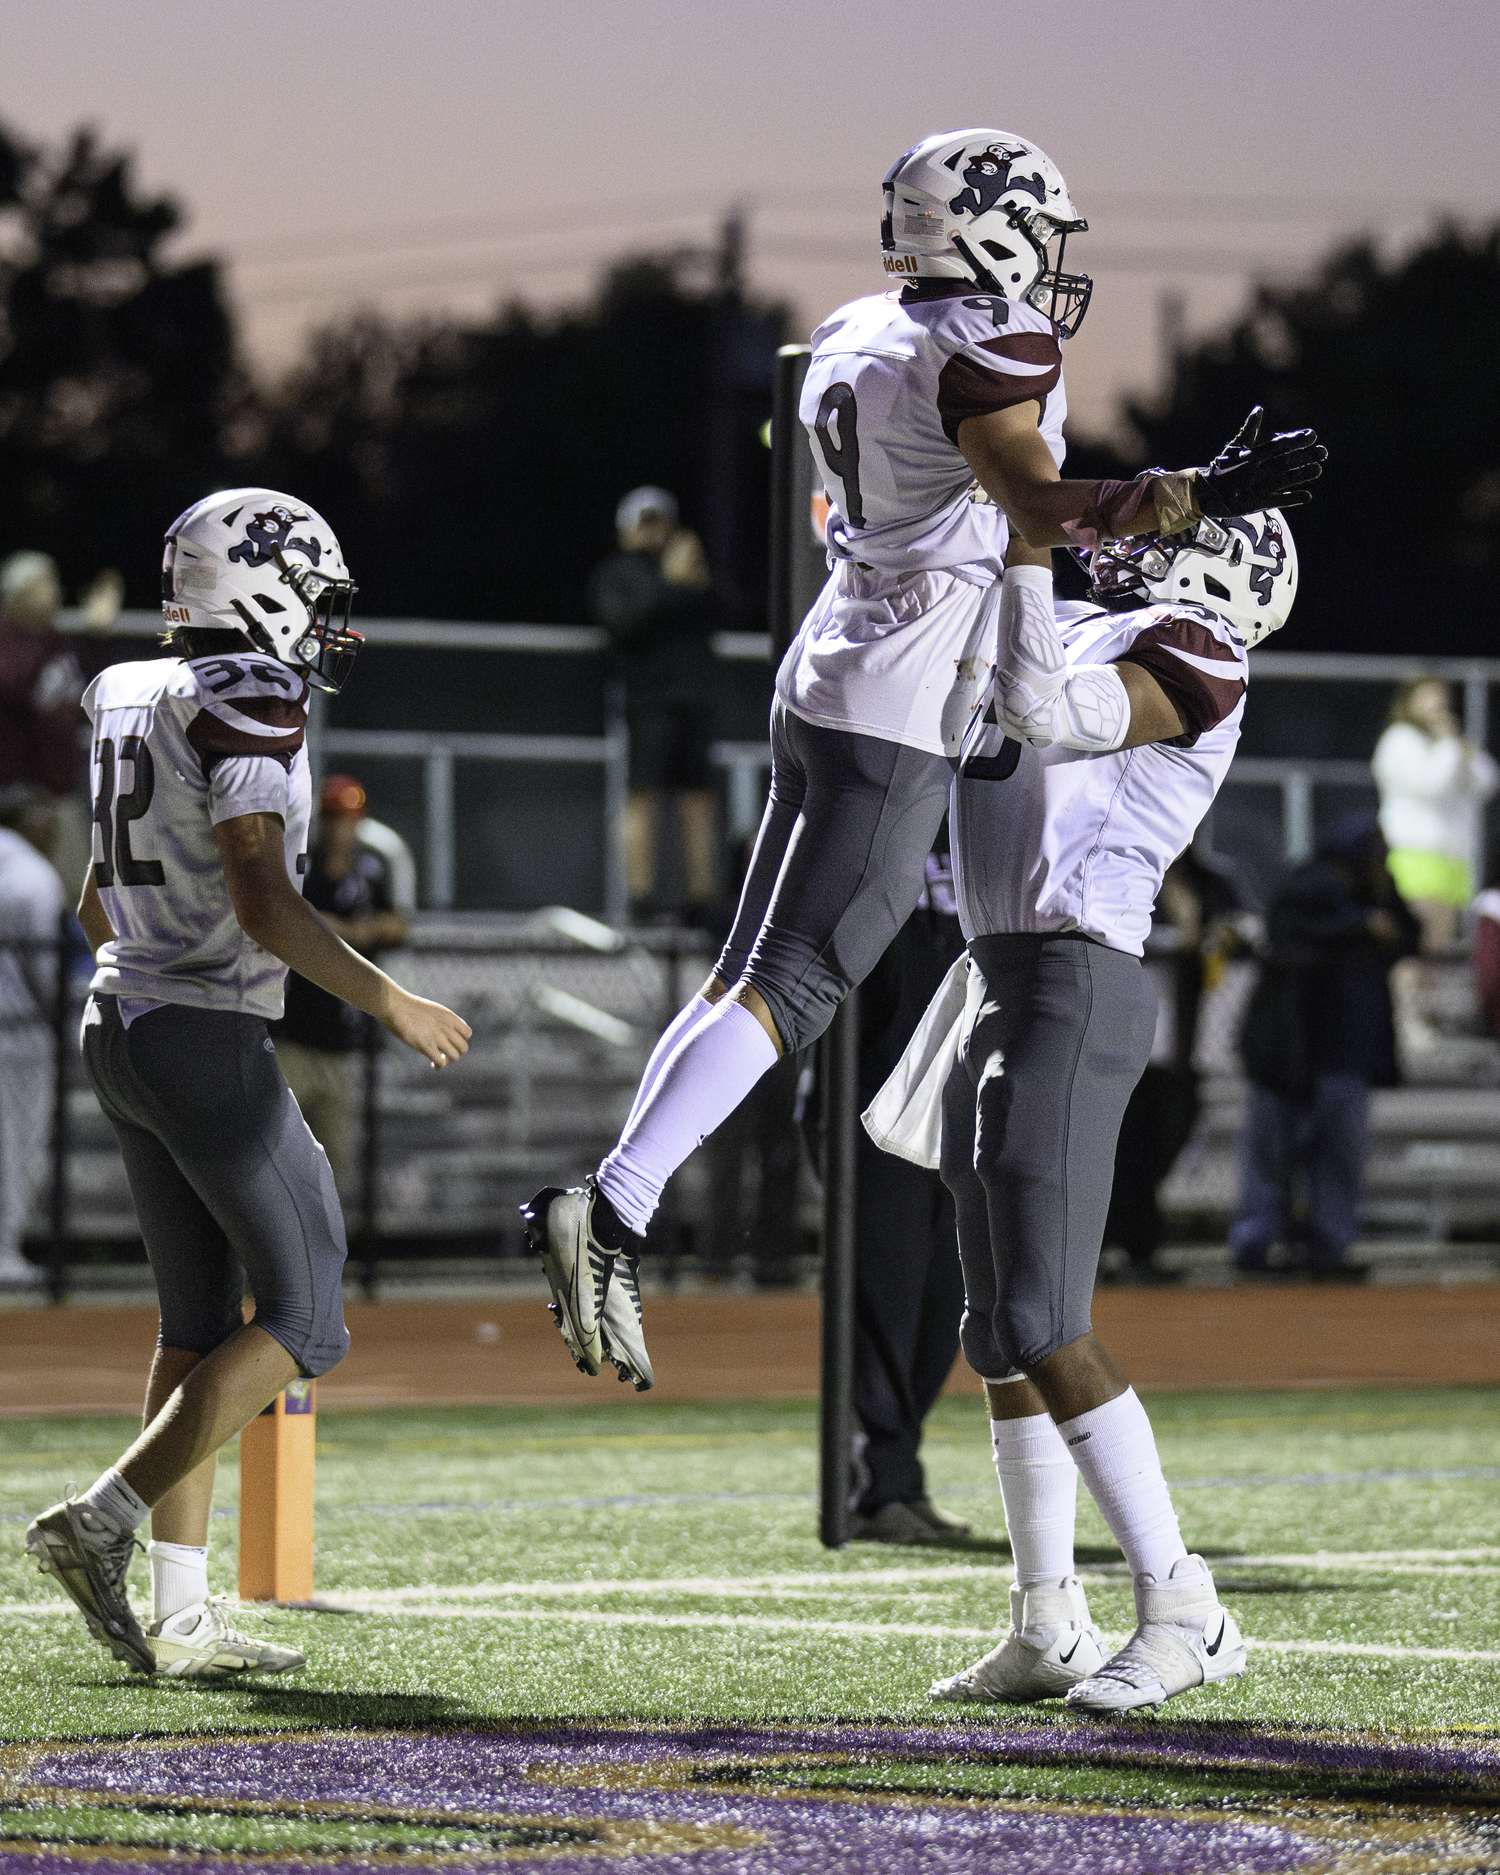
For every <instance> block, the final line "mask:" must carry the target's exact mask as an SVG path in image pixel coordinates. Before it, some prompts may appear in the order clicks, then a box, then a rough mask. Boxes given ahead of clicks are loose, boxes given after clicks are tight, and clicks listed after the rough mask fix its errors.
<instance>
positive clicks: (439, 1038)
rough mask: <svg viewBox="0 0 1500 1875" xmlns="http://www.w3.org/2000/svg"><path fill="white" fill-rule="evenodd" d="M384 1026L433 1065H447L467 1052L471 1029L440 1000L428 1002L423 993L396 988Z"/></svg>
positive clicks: (443, 1066) (437, 1066) (442, 1066)
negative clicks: (417, 994) (419, 994)
mask: <svg viewBox="0 0 1500 1875" xmlns="http://www.w3.org/2000/svg"><path fill="white" fill-rule="evenodd" d="M384 1020H385V1026H386V1027H387V1028H388V1029H389V1030H390V1032H391V1034H392V1035H394V1036H395V1037H396V1038H397V1040H398V1041H403V1042H405V1043H406V1045H407V1047H408V1048H415V1049H416V1051H417V1053H418V1054H419V1055H426V1057H427V1059H428V1060H429V1061H430V1062H431V1063H432V1065H433V1067H435V1068H446V1067H447V1066H448V1064H449V1063H450V1062H452V1061H457V1060H458V1058H459V1056H460V1055H466V1054H467V1053H468V1052H469V1037H470V1036H471V1035H472V1034H473V1033H474V1031H473V1030H472V1029H471V1028H470V1027H469V1025H468V1023H467V1022H465V1021H464V1019H463V1017H462V1016H456V1015H454V1013H453V1011H452V1010H451V1009H445V1008H444V1007H443V1005H442V1004H441V1003H430V1002H428V1001H427V999H426V997H424V996H413V995H412V994H411V992H410V991H409V990H402V989H398V990H397V991H396V995H395V999H394V1002H393V1005H392V1007H391V1010H390V1013H389V1014H388V1015H387V1016H386V1017H385V1019H384Z"/></svg>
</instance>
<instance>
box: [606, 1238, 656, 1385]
mask: <svg viewBox="0 0 1500 1875" xmlns="http://www.w3.org/2000/svg"><path fill="white" fill-rule="evenodd" d="M635 1265H636V1259H635V1258H634V1257H633V1256H630V1255H629V1254H627V1252H625V1251H623V1250H622V1251H621V1252H620V1253H619V1255H618V1256H617V1257H616V1258H615V1269H614V1274H613V1276H611V1277H610V1281H609V1291H608V1293H607V1294H606V1295H605V1298H604V1314H603V1316H602V1318H601V1320H600V1323H599V1335H600V1341H601V1343H602V1345H603V1348H604V1358H605V1360H606V1361H608V1362H609V1363H610V1365H611V1366H612V1367H613V1368H614V1370H615V1372H616V1373H617V1374H618V1375H619V1376H620V1378H621V1380H628V1381H629V1382H630V1384H631V1386H633V1387H634V1388H635V1390H636V1392H637V1393H647V1392H649V1391H650V1389H651V1388H652V1387H654V1386H655V1385H656V1375H655V1374H654V1373H653V1372H652V1371H651V1356H650V1355H649V1354H648V1353H647V1352H646V1335H645V1331H644V1329H643V1328H642V1327H641V1291H640V1286H639V1284H638V1283H637V1282H636V1280H635Z"/></svg>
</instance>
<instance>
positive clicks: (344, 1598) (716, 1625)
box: [0, 1571, 1500, 1666]
mask: <svg viewBox="0 0 1500 1875" xmlns="http://www.w3.org/2000/svg"><path fill="white" fill-rule="evenodd" d="M872 1573H875V1574H887V1573H891V1574H894V1573H900V1572H895V1571H889V1572H888V1571H875V1572H872ZM911 1573H915V1572H911ZM948 1573H950V1574H951V1573H952V1572H948ZM969 1573H978V1572H977V1571H971V1572H969ZM687 1580H691V1578H687ZM835 1580H837V1581H839V1582H841V1583H847V1582H849V1581H850V1580H858V1578H857V1577H856V1578H850V1577H847V1576H843V1577H838V1578H835ZM570 1586H572V1585H569V1584H562V1583H556V1584H548V1583H542V1584H536V1583H530V1584H516V1585H515V1587H516V1588H517V1589H521V1588H528V1589H530V1590H532V1591H535V1590H536V1589H537V1588H538V1587H540V1588H543V1589H545V1588H564V1587H570ZM589 1586H590V1587H592V1588H593V1589H594V1590H595V1591H596V1592H597V1591H599V1590H601V1589H603V1588H604V1586H605V1585H604V1584H602V1583H595V1584H590V1585H589ZM618 1586H619V1587H628V1588H632V1589H637V1590H639V1589H642V1588H646V1589H661V1590H666V1589H668V1588H671V1589H672V1591H673V1592H675V1593H679V1594H681V1593H684V1592H687V1593H699V1592H701V1591H700V1590H696V1589H691V1590H684V1589H683V1587H682V1586H681V1585H679V1584H668V1583H665V1582H658V1583H640V1582H635V1583H629V1584H620V1585H618ZM497 1592H499V1591H496V1590H494V1589H482V1588H459V1589H453V1590H446V1589H444V1590H433V1589H392V1590H385V1591H375V1592H372V1593H371V1594H368V1595H358V1594H354V1595H341V1596H338V1597H336V1598H335V1597H329V1598H328V1605H330V1606H334V1607H337V1608H338V1609H340V1610H342V1611H345V1612H347V1613H349V1614H371V1615H388V1616H392V1617H395V1616H404V1617H406V1618H409V1619H411V1618H414V1619H417V1620H430V1621H508V1622H514V1623H520V1624H524V1623H528V1622H529V1623H532V1624H541V1625H559V1624H564V1623H567V1624H571V1625H573V1626H575V1627H591V1628H679V1629H713V1630H718V1631H721V1632H722V1631H724V1630H730V1631H733V1630H736V1629H737V1630H740V1631H742V1632H745V1633H755V1634H830V1635H842V1636H844V1637H846V1638H848V1639H851V1640H888V1639H897V1638H900V1639H912V1640H933V1641H971V1642H993V1641H994V1639H995V1636H996V1634H997V1633H998V1632H999V1630H998V1628H995V1627H989V1628H972V1627H954V1626H950V1625H946V1624H942V1623H938V1622H923V1621H830V1620H820V1619H817V1618H815V1617H808V1616H803V1615H742V1614H701V1613H700V1614H661V1613H655V1612H652V1611H649V1610H646V1609H640V1610H613V1609H600V1608H515V1607H501V1606H497V1605H495V1604H494V1602H493V1601H492V1600H490V1599H489V1598H491V1597H493V1596H495V1595H496V1594H497ZM397 1597H400V1598H401V1599H400V1600H399V1601H398V1600H397V1599H396V1598H397ZM74 1613H75V1610H74V1608H73V1605H72V1603H71V1602H68V1601H65V1600H63V1599H61V1598H58V1599H57V1600H54V1601H47V1602H0V1619H4V1618H5V1617H7V1616H9V1617H12V1618H22V1617H25V1618H31V1617H34V1616H37V1615H67V1616H72V1615H73V1614H74ZM1128 1638H1129V1636H1128V1635H1126V1634H1123V1633H1121V1634H1106V1635H1105V1641H1106V1644H1107V1645H1108V1646H1109V1647H1110V1648H1111V1649H1112V1650H1113V1649H1115V1648H1118V1647H1122V1646H1123V1645H1124V1644H1125V1642H1126V1640H1127V1639H1128ZM1245 1645H1246V1647H1247V1648H1249V1649H1250V1651H1251V1652H1252V1653H1264V1654H1321V1655H1332V1656H1338V1657H1341V1658H1352V1659H1362V1660H1433V1661H1438V1660H1446V1661H1454V1662H1459V1663H1461V1664H1467V1665H1474V1666H1490V1665H1494V1664H1495V1663H1497V1662H1500V1649H1494V1648H1474V1649H1466V1648H1462V1647H1406V1646H1401V1645H1399V1644H1392V1645H1389V1646H1382V1645H1379V1644H1378V1643H1374V1642H1367V1641H1329V1640H1283V1641H1271V1640H1256V1639H1254V1638H1252V1637H1251V1636H1249V1635H1247V1636H1246V1637H1245Z"/></svg>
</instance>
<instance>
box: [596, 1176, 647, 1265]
mask: <svg viewBox="0 0 1500 1875" xmlns="http://www.w3.org/2000/svg"><path fill="white" fill-rule="evenodd" d="M589 1232H590V1235H591V1236H592V1237H593V1239H594V1242H595V1243H597V1244H598V1245H599V1246H600V1247H601V1248H602V1249H605V1250H614V1251H616V1252H618V1251H621V1250H628V1251H629V1252H630V1253H631V1254H632V1255H638V1254H639V1252H640V1247H641V1245H640V1239H639V1238H638V1237H637V1236H636V1234H635V1232H634V1231H632V1230H631V1229H630V1227H629V1226H628V1225H627V1224H624V1223H622V1222H621V1220H620V1214H619V1212H618V1211H616V1209H615V1207H614V1206H613V1205H612V1204H611V1203H610V1201H609V1198H608V1197H607V1195H606V1194H605V1192H604V1190H603V1188H602V1187H601V1186H599V1185H597V1184H596V1185H595V1186H594V1208H593V1209H592V1211H590V1213H589Z"/></svg>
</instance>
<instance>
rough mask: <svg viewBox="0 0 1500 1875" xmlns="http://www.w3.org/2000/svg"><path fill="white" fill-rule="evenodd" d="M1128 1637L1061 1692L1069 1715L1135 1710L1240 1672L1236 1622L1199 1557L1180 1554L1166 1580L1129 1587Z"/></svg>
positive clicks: (1143, 1579)
mask: <svg viewBox="0 0 1500 1875" xmlns="http://www.w3.org/2000/svg"><path fill="white" fill-rule="evenodd" d="M1135 1603H1136V1619H1137V1621H1138V1623H1139V1625H1138V1626H1137V1628H1136V1631H1135V1633H1134V1634H1132V1635H1131V1637H1130V1639H1129V1640H1128V1641H1127V1642H1126V1643H1125V1645H1124V1646H1123V1647H1122V1648H1121V1649H1120V1651H1119V1653H1117V1654H1115V1655H1114V1656H1113V1657H1112V1658H1111V1659H1109V1660H1106V1661H1105V1663H1104V1664H1103V1666H1102V1667H1100V1668H1099V1670H1098V1671H1097V1672H1096V1673H1094V1674H1092V1675H1091V1676H1090V1677H1089V1678H1088V1679H1086V1680H1080V1681H1079V1682H1078V1684H1077V1685H1076V1686H1075V1687H1073V1688H1072V1690H1071V1691H1070V1692H1069V1693H1068V1696H1067V1697H1068V1705H1069V1707H1070V1708H1071V1710H1073V1711H1074V1712H1134V1711H1135V1710H1136V1709H1137V1708H1138V1707H1141V1706H1160V1705H1162V1704H1163V1703H1164V1702H1165V1701H1167V1700H1169V1699H1175V1698H1176V1697H1177V1695H1178V1694H1179V1693H1187V1692H1191V1691H1192V1689H1193V1688H1194V1687H1195V1686H1207V1685H1210V1684H1212V1683H1213V1682H1214V1681H1215V1680H1233V1679H1237V1678H1238V1677H1239V1675H1240V1674H1242V1673H1243V1672H1244V1671H1245V1643H1244V1640H1243V1639H1242V1638H1241V1635H1240V1630H1239V1625H1238V1623H1237V1622H1236V1621H1235V1618H1234V1616H1233V1615H1232V1614H1230V1613H1229V1611H1228V1610H1227V1609H1226V1608H1223V1607H1221V1606H1220V1604H1219V1595H1218V1590H1217V1589H1215V1587H1214V1579H1213V1577H1212V1575H1210V1573H1209V1569H1208V1564H1207V1563H1206V1562H1204V1560H1203V1558H1202V1557H1201V1556H1184V1557H1183V1558H1181V1559H1180V1560H1179V1561H1178V1562H1176V1563H1174V1564H1173V1565H1172V1573H1171V1575H1170V1576H1169V1577H1168V1578H1167V1580H1166V1581H1165V1582H1158V1581H1157V1579H1156V1577H1155V1576H1152V1575H1143V1576H1138V1577H1137V1578H1136V1584H1135Z"/></svg>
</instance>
